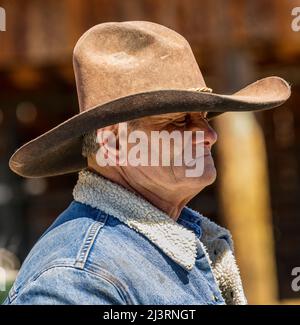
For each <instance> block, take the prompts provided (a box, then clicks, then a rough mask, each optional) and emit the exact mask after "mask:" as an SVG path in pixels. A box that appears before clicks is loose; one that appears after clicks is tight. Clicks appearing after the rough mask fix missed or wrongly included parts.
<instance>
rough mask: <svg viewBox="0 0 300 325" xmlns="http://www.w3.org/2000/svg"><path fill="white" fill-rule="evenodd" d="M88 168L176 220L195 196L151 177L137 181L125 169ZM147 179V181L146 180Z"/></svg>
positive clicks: (90, 166)
mask: <svg viewBox="0 0 300 325" xmlns="http://www.w3.org/2000/svg"><path fill="white" fill-rule="evenodd" d="M88 169H89V170H90V171H92V172H94V173H96V174H100V175H101V176H104V177H106V178H107V179H109V180H111V181H113V182H115V183H117V184H119V185H122V186H123V187H124V188H126V189H128V190H129V191H132V192H134V193H136V194H138V195H140V196H142V197H143V198H145V199H146V200H147V201H148V202H150V203H151V204H153V205H154V206H155V207H157V208H158V209H160V210H161V211H163V212H165V213H166V214H167V215H168V216H169V217H171V218H172V219H174V220H175V221H176V220H177V219H178V218H179V216H180V213H181V211H182V209H183V208H184V206H185V205H186V204H187V203H188V202H189V201H190V200H191V199H192V198H193V197H194V195H195V194H193V195H187V193H185V197H184V198H183V197H182V194H183V193H182V192H180V191H178V189H176V190H173V191H172V190H170V189H168V190H166V189H165V188H163V187H162V186H161V184H155V183H153V182H152V183H151V184H149V179H147V180H146V179H145V180H144V181H136V180H135V179H132V178H129V177H128V176H127V174H126V173H124V171H123V170H116V169H111V168H103V169H101V171H100V170H99V169H98V168H95V167H94V166H92V165H90V164H89V166H88ZM146 181H147V182H146Z"/></svg>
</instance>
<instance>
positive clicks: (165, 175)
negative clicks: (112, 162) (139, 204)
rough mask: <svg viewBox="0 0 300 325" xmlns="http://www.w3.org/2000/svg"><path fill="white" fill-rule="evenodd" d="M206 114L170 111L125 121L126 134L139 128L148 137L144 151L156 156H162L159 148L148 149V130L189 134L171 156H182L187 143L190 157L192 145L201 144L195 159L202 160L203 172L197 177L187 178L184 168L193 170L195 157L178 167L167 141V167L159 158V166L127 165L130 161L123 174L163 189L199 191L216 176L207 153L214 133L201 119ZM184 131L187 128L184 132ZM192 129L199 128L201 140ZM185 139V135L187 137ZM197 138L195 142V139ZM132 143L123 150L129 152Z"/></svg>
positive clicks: (172, 144)
mask: <svg viewBox="0 0 300 325" xmlns="http://www.w3.org/2000/svg"><path fill="white" fill-rule="evenodd" d="M205 116H206V113H199V112H197V113H195V112H191V113H172V114H163V115H157V116H150V117H145V118H142V119H139V120H136V123H135V121H134V123H133V124H128V134H129V133H130V132H131V131H136V130H139V131H143V132H144V133H146V134H147V138H148V139H149V146H148V153H149V157H150V155H151V154H152V155H153V154H154V155H159V157H162V154H163V147H162V145H160V146H154V151H153V148H152V151H151V145H150V144H151V132H152V131H159V132H161V131H167V132H168V133H169V134H170V133H171V132H172V131H177V134H178V132H179V134H180V135H181V137H182V139H184V136H185V135H184V133H185V134H190V135H192V137H190V138H189V140H188V141H187V142H186V143H184V141H182V146H181V147H180V148H178V145H177V150H178V149H179V150H178V151H175V155H176V154H178V152H180V151H181V153H182V157H184V153H183V151H184V150H186V149H187V145H190V147H191V150H192V154H193V157H196V146H197V145H198V146H199V145H202V146H203V149H204V151H203V152H201V154H200V155H198V157H196V159H198V160H199V159H203V162H204V165H203V167H204V168H203V172H202V173H201V175H200V176H197V177H195V176H193V177H187V176H186V171H187V170H188V169H194V168H195V166H196V160H195V161H194V166H192V165H189V166H187V165H186V164H185V163H183V164H182V165H181V166H178V165H176V164H174V161H175V155H174V145H175V142H174V141H171V146H170V149H171V150H170V164H169V165H168V166H162V163H161V160H160V162H159V166H151V165H150V166H130V164H129V165H128V166H126V167H123V168H124V172H125V173H127V175H128V176H129V177H131V178H132V177H133V178H135V179H136V181H137V182H138V181H139V179H143V180H145V178H147V179H149V180H151V182H152V183H154V184H155V185H159V186H162V187H164V188H166V189H170V190H174V189H176V188H178V190H181V191H182V190H184V188H185V187H186V188H188V189H189V190H194V191H197V190H198V191H201V190H202V189H203V188H204V187H206V186H207V185H210V184H211V183H213V182H214V181H215V178H216V169H215V166H214V161H213V158H212V156H211V148H212V146H213V144H214V143H215V142H216V141H217V134H216V132H215V131H214V130H213V129H212V127H211V126H210V125H209V124H208V121H207V120H206V119H205ZM186 131H190V132H187V133H186ZM196 131H203V132H204V133H202V134H203V137H202V139H201V141H200V142H201V143H199V139H196ZM187 139H188V137H187ZM196 140H198V142H197V141H196ZM134 146H135V144H128V148H127V151H128V152H129V151H130V150H131V149H132V147H134Z"/></svg>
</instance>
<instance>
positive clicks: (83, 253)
mask: <svg viewBox="0 0 300 325" xmlns="http://www.w3.org/2000/svg"><path fill="white" fill-rule="evenodd" d="M107 217H108V216H107V214H105V215H104V214H101V212H99V213H98V215H97V221H95V222H93V223H92V224H91V225H90V227H89V229H88V231H87V234H86V237H85V239H84V241H83V244H82V246H81V248H80V250H79V254H78V256H77V257H76V261H75V266H76V267H78V268H84V266H85V263H86V261H87V258H88V256H89V253H90V250H91V248H92V246H93V244H94V242H95V240H96V238H97V235H98V233H99V231H100V229H101V228H102V227H103V226H104V224H105V222H106V220H107ZM100 220H101V221H100Z"/></svg>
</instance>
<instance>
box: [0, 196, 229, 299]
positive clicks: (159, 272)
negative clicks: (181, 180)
mask: <svg viewBox="0 0 300 325" xmlns="http://www.w3.org/2000/svg"><path fill="white" fill-rule="evenodd" d="M177 222H179V223H180V224H182V225H183V226H185V227H187V228H189V229H192V230H193V231H194V232H195V234H196V236H197V238H198V239H201V234H202V232H201V220H200V219H199V217H198V216H197V215H196V213H194V211H193V210H191V209H189V208H187V207H185V208H184V209H183V210H182V213H181V215H180V217H179V219H178V221H177ZM197 243H198V241H197ZM224 303H225V302H224V300H223V298H222V295H221V293H220V290H219V288H218V286H217V284H216V282H215V279H214V277H213V274H212V271H211V267H210V265H209V261H208V260H207V258H206V255H205V254H204V252H203V249H202V248H201V245H200V242H199V245H198V244H197V257H196V264H195V266H194V267H193V269H192V270H191V271H187V270H185V269H184V268H182V267H181V266H180V265H178V264H177V263H176V262H174V261H173V260H172V259H170V258H169V257H168V256H167V255H165V254H164V253H163V252H162V251H161V250H160V249H159V248H158V247H157V246H155V245H154V244H153V243H152V242H151V241H150V240H149V239H147V238H146V237H145V236H144V235H142V234H140V233H138V232H136V231H135V230H133V229H131V228H130V227H128V226H127V225H126V224H124V223H123V222H121V221H119V219H117V218H115V217H113V216H111V215H108V214H106V213H104V212H102V211H100V210H98V209H95V208H92V207H90V206H88V205H85V204H82V203H79V202H77V201H73V202H72V203H71V204H70V206H69V207H68V208H67V209H66V210H65V211H64V212H63V213H62V214H61V215H60V216H59V217H58V218H57V219H56V221H55V222H54V223H53V224H52V226H51V227H50V228H49V229H48V230H47V231H46V232H45V233H44V234H43V236H42V237H41V238H40V239H39V240H38V242H37V243H36V244H35V246H34V247H33V249H32V250H31V252H30V253H29V255H28V256H27V258H26V260H25V262H24V263H23V266H22V268H21V270H20V272H19V274H18V277H17V279H16V281H15V283H14V286H13V287H12V289H11V291H10V293H9V297H8V298H7V299H6V301H5V302H4V304H11V305H16V304H110V305H115V304H143V305H145V304H162V305H177V304H178V305H185V304H212V305H216V304H224Z"/></svg>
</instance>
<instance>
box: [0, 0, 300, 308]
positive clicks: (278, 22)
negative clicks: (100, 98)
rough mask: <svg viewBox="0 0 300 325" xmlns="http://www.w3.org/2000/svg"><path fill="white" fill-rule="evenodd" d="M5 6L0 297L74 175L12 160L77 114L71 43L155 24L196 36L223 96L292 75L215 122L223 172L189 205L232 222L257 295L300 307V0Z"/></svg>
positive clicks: (13, 1) (206, 70)
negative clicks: (109, 28)
mask: <svg viewBox="0 0 300 325" xmlns="http://www.w3.org/2000/svg"><path fill="white" fill-rule="evenodd" d="M0 7H2V8H4V9H5V11H6V31H5V32H0V301H1V299H3V298H4V297H5V295H6V293H5V291H4V289H6V290H7V289H8V288H9V286H10V285H11V283H12V282H13V279H14V277H15V274H16V272H17V270H18V269H19V267H20V265H21V264H22V262H23V260H24V258H25V257H26V255H27V254H28V252H29V250H30V249H31V247H32V246H33V245H34V243H35V242H36V240H37V239H38V237H39V236H40V235H41V234H42V232H43V231H44V230H45V229H46V228H47V227H48V226H49V225H50V224H51V223H52V222H53V221H54V219H55V218H56V217H57V216H58V215H59V213H60V212H62V211H63V210H64V209H65V208H66V207H67V206H68V205H69V203H70V201H71V200H72V188H73V186H74V184H75V182H76V180H77V175H76V174H72V175H65V176H60V177H53V178H45V179H23V178H21V177H19V176H17V175H15V174H13V173H12V172H11V171H10V170H9V168H8V159H9V157H10V156H11V154H12V153H13V152H14V150H15V149H16V148H17V147H19V146H21V145H22V144H24V143H25V142H27V141H29V140H31V139H32V138H34V137H37V136H38V135H40V134H42V133H43V132H45V131H47V130H48V129H50V128H52V127H54V126H56V125H57V124H59V123H60V122H62V121H64V120H65V119H67V118H69V117H71V116H72V115H74V114H76V113H77V112H78V103H77V94H76V86H75V80H74V74H73V68H72V50H73V47H74V45H75V43H76V41H77V40H78V38H79V37H80V36H81V35H82V33H84V32H85V31H86V30H87V29H89V28H90V27H92V26H93V25H96V24H99V23H102V22H107V21H124V20H149V21H153V22H157V23H160V24H163V25H165V26H167V27H170V28H172V29H174V30H176V31H177V32H179V33H180V34H182V35H183V36H184V37H185V38H186V39H187V40H188V41H189V42H190V44H191V47H192V49H193V52H194V54H195V57H196V59H197V61H198V64H199V66H200V68H201V70H202V72H203V74H204V77H205V80H206V83H207V86H208V87H211V88H213V89H214V91H215V92H220V93H233V92H234V91H235V90H238V89H239V88H241V87H243V86H245V85H246V84H248V83H251V82H253V81H255V80H257V79H259V78H263V77H266V76H270V75H278V76H281V77H283V78H285V79H286V80H287V81H289V83H291V85H292V90H293V91H292V97H291V99H290V100H289V101H288V102H287V103H286V104H285V105H284V106H283V107H281V108H278V109H276V110H273V111H266V112H259V113H255V114H253V113H226V114H223V115H222V116H220V117H218V118H216V119H215V121H214V122H213V126H214V127H215V128H216V130H217V132H218V134H219V140H218V144H217V145H216V146H215V149H214V157H215V159H216V164H217V170H218V179H217V181H216V183H215V184H214V185H213V186H210V187H209V188H207V189H206V190H205V191H203V192H201V194H200V195H199V196H197V197H196V198H195V199H193V201H192V202H191V203H190V205H191V206H192V207H193V208H195V209H197V210H198V211H200V212H201V213H203V214H204V215H206V216H208V217H209V218H211V219H212V220H214V221H215V222H217V223H219V224H221V225H223V226H226V227H228V228H229V229H230V230H231V232H232V234H233V238H234V242H235V251H236V257H237V260H238V264H239V266H240V271H241V276H242V280H243V284H244V288H245V292H246V296H247V298H248V301H249V303H251V304H286V303H288V304H290V303H292V304H297V303H298V304H300V292H299V291H298V292H295V291H293V290H292V286H291V284H292V281H293V279H294V277H293V276H292V270H293V269H294V268H295V267H299V266H300V195H299V193H300V127H299V125H300V123H299V120H300V110H299V109H298V105H299V103H300V32H296V31H293V29H292V21H293V19H294V18H295V17H293V16H292V9H293V8H295V7H300V1H299V0H227V1H223V0H168V1H167V0H126V1H124V0H43V1H41V0H39V1H38V0H22V1H20V0H0ZM299 12H300V11H299ZM99 91H101V89H99ZM70 240H71V239H70ZM1 281H2V282H1ZM299 285H300V284H299Z"/></svg>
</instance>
